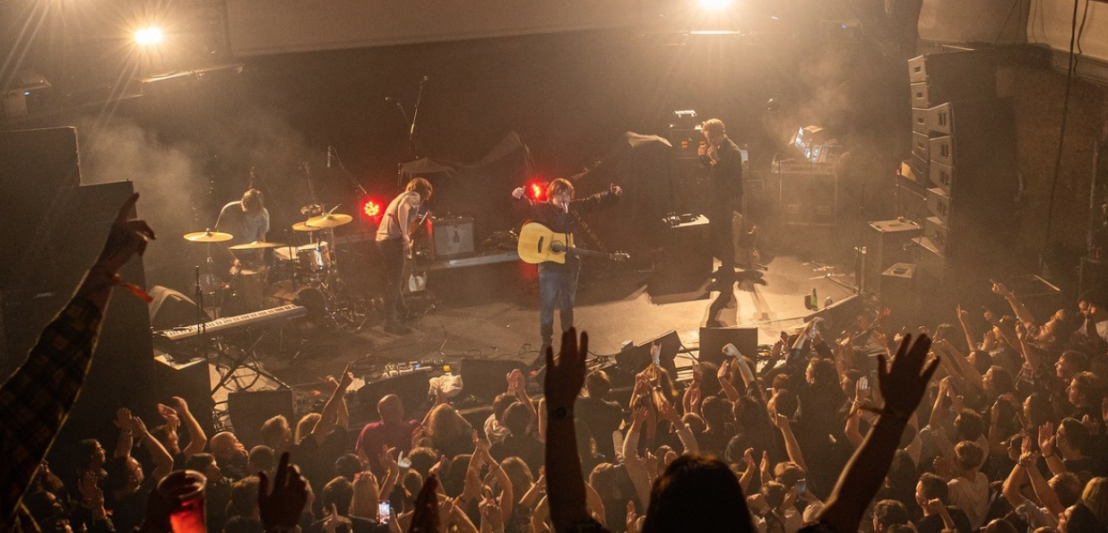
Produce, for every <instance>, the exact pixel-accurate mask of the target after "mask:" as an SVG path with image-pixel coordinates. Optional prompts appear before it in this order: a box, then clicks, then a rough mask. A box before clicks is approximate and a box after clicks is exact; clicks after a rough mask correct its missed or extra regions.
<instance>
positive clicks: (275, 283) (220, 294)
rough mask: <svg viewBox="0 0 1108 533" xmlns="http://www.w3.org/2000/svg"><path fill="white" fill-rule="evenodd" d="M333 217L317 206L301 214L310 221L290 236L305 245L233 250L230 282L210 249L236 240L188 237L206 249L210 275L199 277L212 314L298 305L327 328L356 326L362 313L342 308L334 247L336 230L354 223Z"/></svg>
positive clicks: (207, 233)
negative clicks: (216, 244)
mask: <svg viewBox="0 0 1108 533" xmlns="http://www.w3.org/2000/svg"><path fill="white" fill-rule="evenodd" d="M334 211H335V209H331V210H330V211H328V212H324V210H323V206H321V205H318V204H312V205H308V206H305V207H304V208H302V209H301V213H303V214H306V215H309V216H308V218H307V220H304V221H303V222H297V223H296V224H293V225H292V230H293V232H294V234H296V235H303V236H304V237H303V238H302V239H300V240H301V241H306V243H305V244H286V243H277V242H250V243H244V244H236V245H234V246H230V247H229V249H230V251H231V254H232V255H233V256H234V257H235V262H234V266H233V267H232V268H231V270H230V274H231V276H230V281H229V282H224V277H223V276H220V275H218V274H217V272H216V269H215V267H214V260H213V259H212V250H211V245H212V244H214V243H225V242H228V241H231V240H232V239H234V236H233V235H231V234H229V233H220V232H215V231H211V230H207V231H202V232H196V233H188V234H186V235H185V236H184V238H185V240H187V241H189V242H193V243H198V244H204V245H206V246H207V247H208V250H207V255H208V257H207V266H208V268H207V272H206V273H198V276H197V284H198V287H197V290H198V292H201V291H202V294H203V298H202V299H203V300H205V301H206V302H209V303H211V305H212V306H211V307H209V308H208V310H209V312H210V313H211V314H212V315H213V316H220V315H222V316H231V315H237V314H241V313H248V312H252V311H259V310H263V309H268V308H270V307H276V306H280V305H287V304H296V305H301V306H304V307H306V308H308V316H309V318H313V317H314V318H316V319H320V320H322V321H323V322H324V323H325V324H326V325H328V326H338V325H340V324H341V323H342V322H343V321H344V320H345V321H346V322H356V321H357V315H358V314H359V313H356V312H353V310H352V309H350V308H349V307H346V308H344V306H343V302H342V301H341V300H342V298H341V296H342V295H341V288H342V282H341V278H340V277H339V268H338V267H339V265H338V261H337V258H336V256H335V254H334V251H333V249H332V244H331V243H334V242H335V228H338V227H340V226H344V225H346V224H349V223H350V222H352V221H353V220H354V217H352V216H350V215H344V214H340V213H335V212H334ZM269 250H272V252H269ZM343 311H351V314H352V315H354V316H344V313H343Z"/></svg>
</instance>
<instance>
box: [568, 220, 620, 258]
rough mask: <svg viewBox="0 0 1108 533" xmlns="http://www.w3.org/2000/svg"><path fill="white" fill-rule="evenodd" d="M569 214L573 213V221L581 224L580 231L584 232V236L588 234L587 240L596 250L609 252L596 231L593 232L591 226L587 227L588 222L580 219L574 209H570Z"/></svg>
mask: <svg viewBox="0 0 1108 533" xmlns="http://www.w3.org/2000/svg"><path fill="white" fill-rule="evenodd" d="M569 214H571V215H573V220H574V222H577V224H578V225H580V226H581V231H582V232H584V234H585V235H586V236H588V238H589V240H591V241H592V244H593V245H594V246H595V247H596V249H597V251H600V252H604V253H606V254H607V253H611V252H609V251H608V247H607V246H604V243H603V242H601V241H600V237H598V236H597V235H596V233H593V231H592V228H590V227H589V225H588V223H586V222H585V221H584V220H581V215H578V214H577V212H576V211H570V212H569Z"/></svg>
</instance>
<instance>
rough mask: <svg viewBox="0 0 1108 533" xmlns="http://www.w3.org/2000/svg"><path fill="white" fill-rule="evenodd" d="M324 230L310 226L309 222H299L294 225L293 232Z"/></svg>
mask: <svg viewBox="0 0 1108 533" xmlns="http://www.w3.org/2000/svg"><path fill="white" fill-rule="evenodd" d="M321 229H323V228H317V227H315V226H309V225H308V223H307V222H297V223H296V224H293V225H292V231H319V230H321Z"/></svg>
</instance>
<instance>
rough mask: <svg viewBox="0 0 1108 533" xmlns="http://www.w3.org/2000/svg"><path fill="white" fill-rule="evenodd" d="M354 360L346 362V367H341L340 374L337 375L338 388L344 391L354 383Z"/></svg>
mask: <svg viewBox="0 0 1108 533" xmlns="http://www.w3.org/2000/svg"><path fill="white" fill-rule="evenodd" d="M353 368H354V362H353V361H351V362H349V363H346V368H344V369H342V375H341V376H339V390H342V391H345V390H346V389H347V388H349V387H350V385H351V384H352V383H354V372H352V370H353Z"/></svg>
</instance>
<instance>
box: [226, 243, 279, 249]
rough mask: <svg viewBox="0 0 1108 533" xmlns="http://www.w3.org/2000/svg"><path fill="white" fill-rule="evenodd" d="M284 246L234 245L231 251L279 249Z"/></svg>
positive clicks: (269, 244)
mask: <svg viewBox="0 0 1108 533" xmlns="http://www.w3.org/2000/svg"><path fill="white" fill-rule="evenodd" d="M282 246H284V244H281V243H279V242H258V241H254V242H249V243H246V244H236V245H234V246H232V247H231V249H232V250H263V249H265V248H280V247H282Z"/></svg>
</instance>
